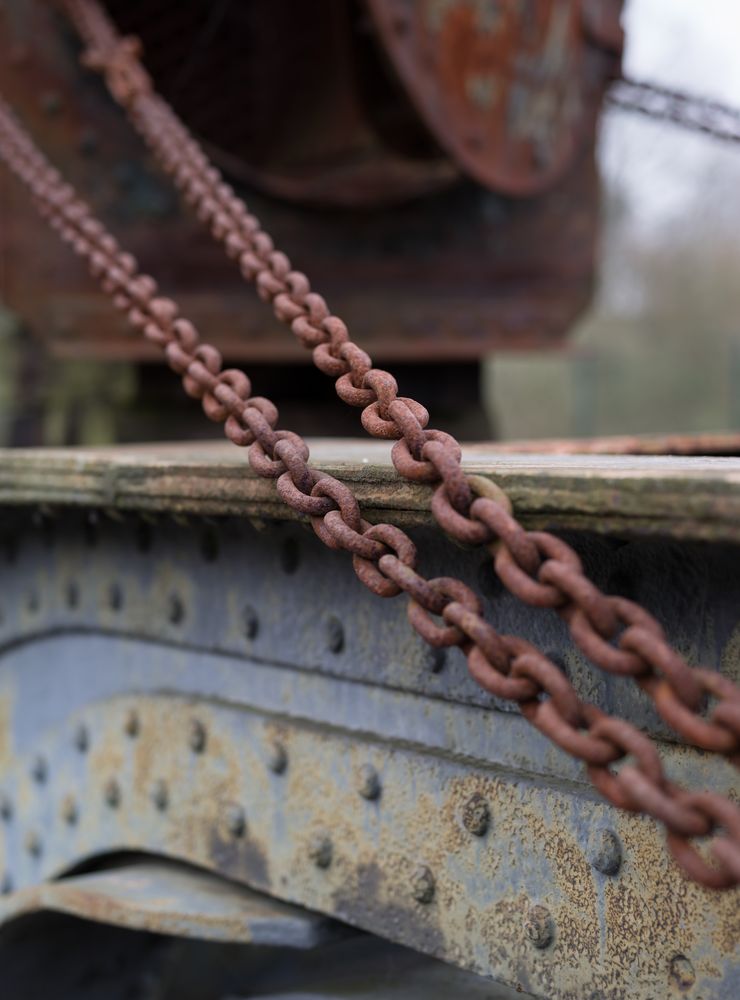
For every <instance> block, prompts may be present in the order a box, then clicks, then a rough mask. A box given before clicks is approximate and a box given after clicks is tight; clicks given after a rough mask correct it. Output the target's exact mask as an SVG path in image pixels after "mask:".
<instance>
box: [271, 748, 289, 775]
mask: <svg viewBox="0 0 740 1000" xmlns="http://www.w3.org/2000/svg"><path fill="white" fill-rule="evenodd" d="M266 760H267V766H268V767H269V768H270V770H271V771H272V772H273V773H274V774H282V773H283V772H284V771H285V769H286V767H287V766H288V752H287V750H286V749H285V747H284V746H283V744H282V743H280V742H278V741H277V740H272V741H271V742H270V743H268V744H267V749H266Z"/></svg>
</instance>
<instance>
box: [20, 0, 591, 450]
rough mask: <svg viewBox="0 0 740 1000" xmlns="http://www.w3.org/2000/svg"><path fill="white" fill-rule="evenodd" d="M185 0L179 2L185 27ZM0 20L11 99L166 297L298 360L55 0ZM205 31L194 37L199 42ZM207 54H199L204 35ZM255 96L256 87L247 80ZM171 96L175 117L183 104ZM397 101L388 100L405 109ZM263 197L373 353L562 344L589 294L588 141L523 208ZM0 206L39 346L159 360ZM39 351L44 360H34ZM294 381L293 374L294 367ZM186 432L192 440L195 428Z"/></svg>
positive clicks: (274, 222) (399, 355)
mask: <svg viewBox="0 0 740 1000" xmlns="http://www.w3.org/2000/svg"><path fill="white" fill-rule="evenodd" d="M123 6H124V5H121V4H114V5H113V8H112V9H114V10H115V11H116V12H118V11H119V9H120V8H122V7H123ZM165 6H166V5H165ZM190 6H191V5H190V4H171V5H169V7H170V8H171V9H172V8H175V9H176V10H179V11H181V12H182V17H183V18H184V19H185V20H188V18H189V17H190V15H189V14H188V9H189V8H190ZM237 6H239V7H243V5H231V7H230V9H231V10H232V13H233V12H234V11H236V8H237ZM251 6H252V5H251V4H250V7H251ZM272 6H274V5H272ZM299 6H301V8H302V7H303V6H308V5H303V4H300V5H299ZM125 7H126V12H127V16H129V15H130V16H131V18H134V16H137V17H138V18H139V19H141V18H142V16H143V15H145V14H147V13H151V14H152V18H153V23H152V29H154V28H156V24H155V23H154V22H156V17H155V16H154V14H153V13H152V5H151V4H149V3H145V2H141V3H137V4H133V3H131V4H126V5H125ZM210 7H211V5H210V4H207V3H203V4H201V5H200V7H199V10H200V12H201V14H204V16H206V17H207V16H208V12H209V10H210ZM55 15H56V16H55ZM235 16H237V15H235ZM0 17H2V22H1V26H0V91H2V93H3V94H4V95H5V96H6V97H7V98H8V99H10V100H11V101H12V103H13V105H14V106H15V107H16V108H17V109H18V111H19V112H20V113H21V114H22V117H23V120H24V122H25V123H26V125H27V127H28V128H29V130H30V131H31V132H32V133H33V135H34V136H35V137H36V139H37V140H39V141H41V142H43V145H44V148H45V150H46V151H47V153H48V154H50V155H51V156H52V158H53V160H54V162H55V163H56V164H57V166H59V167H60V168H63V170H64V172H65V174H67V176H68V177H69V178H70V179H71V180H72V181H73V182H74V183H75V184H76V185H78V186H79V187H80V189H81V190H84V191H85V195H86V197H87V198H89V200H90V202H91V204H92V205H93V206H94V208H95V210H96V212H98V213H99V214H100V215H101V217H102V218H105V219H107V220H109V221H111V222H115V227H116V232H117V234H118V235H120V236H121V238H122V239H124V238H125V242H126V243H127V245H128V246H129V247H130V249H131V250H132V252H134V253H135V254H136V256H137V257H139V259H141V260H142V261H147V262H148V264H149V265H150V266H152V267H153V266H155V261H156V262H158V263H160V264H161V265H162V267H163V268H166V271H167V276H168V287H169V288H171V289H172V291H173V292H176V293H177V297H178V300H179V301H180V303H181V305H182V307H183V309H184V310H185V311H186V312H187V314H188V315H189V316H191V317H192V318H193V320H194V321H195V322H196V323H197V325H198V326H200V327H202V328H203V329H207V330H208V332H209V335H210V336H211V337H212V338H213V342H214V343H215V344H216V345H217V346H218V347H219V349H220V350H222V352H223V353H224V356H226V357H229V358H231V359H246V358H248V359H249V360H250V361H252V362H253V363H260V364H264V363H277V362H297V363H301V362H302V361H303V360H304V354H303V351H302V348H301V346H300V345H299V344H297V343H295V342H294V341H293V340H292V338H290V337H279V336H276V335H275V326H274V323H273V322H271V321H270V320H269V319H268V318H267V317H266V316H265V314H264V312H263V310H262V308H261V307H260V304H259V302H257V301H256V300H255V299H254V298H253V297H252V296H250V295H245V294H244V292H243V290H242V289H241V288H240V287H239V283H238V281H237V280H236V279H234V278H233V276H232V275H231V274H229V271H228V269H227V268H224V267H223V261H222V258H221V255H220V252H219V250H218V248H216V247H212V246H210V245H209V243H208V241H207V240H206V239H204V238H203V237H202V236H201V235H200V233H199V227H198V225H197V223H195V222H193V221H191V220H190V219H189V218H188V216H187V215H186V214H184V213H183V212H182V211H180V210H179V208H178V204H177V199H176V197H174V195H173V193H172V192H171V191H170V190H169V188H168V185H167V184H166V182H165V181H163V180H162V179H161V178H160V177H159V176H158V174H157V171H156V170H155V169H154V168H153V166H152V165H151V164H150V163H148V162H147V161H146V160H145V158H144V157H143V156H142V147H141V143H140V142H139V141H138V140H137V138H136V136H134V135H132V134H131V133H130V130H129V129H128V128H127V126H126V124H125V122H123V121H122V120H121V119H120V118H119V117H118V116H117V115H115V114H114V113H112V111H111V106H110V99H109V98H108V97H107V95H106V94H105V92H104V91H103V90H102V89H101V88H99V87H96V86H95V85H94V84H93V83H92V81H91V78H90V77H89V76H87V75H86V74H83V73H82V72H81V71H80V70H79V67H78V65H77V60H76V51H75V49H74V43H73V39H72V38H71V37H70V33H69V31H68V29H67V30H65V25H64V22H63V21H62V20H61V18H60V17H59V16H58V12H57V11H55V9H54V6H53V5H52V4H49V3H47V2H45V0H5V3H4V5H3V8H2V9H1V10H0ZM126 23H128V22H126ZM132 27H133V30H137V26H136V24H133V25H132ZM157 30H160V29H157ZM202 38H203V36H202V35H196V36H195V41H196V43H197V42H198V41H199V40H202ZM235 38H236V36H235V35H234V34H232V35H231V36H230V37H229V44H230V45H232V46H233V47H235V48H236V50H237V52H238V53H239V54H241V50H240V49H239V44H238V41H235ZM145 45H146V51H145V59H146V60H147V61H149V60H150V59H151V60H153V75H154V79H155V80H158V78H159V66H160V63H161V64H163V63H164V62H166V58H165V54H163V53H162V52H161V51H160V50H159V49H158V46H157V42H156V39H155V38H152V39H151V41H150V42H149V40H147V39H145ZM194 50H195V55H196V56H197V55H198V54H199V53H200V49H199V48H198V46H197V44H195V43H194ZM207 55H208V58H209V59H211V60H212V61H214V62H215V61H217V59H216V58H215V57H214V56H213V54H212V53H210V52H207ZM187 56H188V52H187V49H186V50H185V53H184V54H182V52H181V53H180V54H179V55H178V56H177V57H176V58H175V59H174V60H173V62H172V63H171V66H174V67H177V66H181V65H183V64H184V63H185V62H186V61H187ZM311 59H312V64H311V65H312V71H315V72H316V73H323V72H329V71H330V67H327V66H326V64H325V62H324V61H319V62H316V61H315V60H314V56H313V53H311ZM244 93H246V94H249V95H255V94H257V93H258V91H257V90H255V88H254V87H246V88H244ZM259 93H260V94H262V93H263V92H262V91H259ZM270 93H272V92H270ZM278 93H279V92H278ZM167 96H168V98H169V99H171V100H173V101H174V106H175V107H176V108H177V107H178V103H177V100H176V99H175V98H174V97H173V96H172V95H171V94H169V93H168V95H167ZM226 99H227V97H226V96H225V95H224V93H222V92H218V93H217V94H209V96H208V98H207V100H206V102H205V110H210V112H211V114H212V115H213V116H214V118H218V116H219V108H221V107H222V106H223V102H224V101H225V100H226ZM396 103H397V102H396V101H395V100H394V101H392V102H391V109H392V110H393V109H395V107H396ZM185 110H187V109H185ZM394 113H395V112H394ZM186 120H188V119H187V118H186ZM305 120H306V116H303V118H302V121H305ZM195 124H196V125H198V124H199V123H198V122H197V121H196V122H195ZM402 131H403V132H404V135H405V134H407V132H408V130H407V129H403V130H402ZM269 134H270V135H274V130H269ZM291 137H292V133H291V135H289V136H286V139H290V138H291ZM229 173H230V176H234V174H233V173H231V172H229ZM334 180H335V179H334V177H333V176H331V175H329V176H328V177H326V179H324V180H323V181H322V184H323V187H324V189H327V190H334V189H335V185H334ZM386 189H387V185H385V184H384V190H386ZM250 199H251V201H252V207H253V209H254V210H256V211H257V213H258V214H259V216H260V218H261V219H262V220H263V221H264V222H265V223H266V224H267V225H268V227H269V228H270V229H271V231H274V232H278V233H280V236H281V240H282V241H284V242H287V243H289V244H290V246H291V248H292V250H293V253H294V257H295V259H296V260H304V261H309V260H310V262H311V267H312V273H313V275H314V277H315V280H316V281H317V282H318V283H320V285H321V287H322V289H323V290H324V293H325V294H326V295H327V297H329V298H330V300H331V302H332V303H333V304H334V306H335V308H336V309H337V310H338V311H340V312H342V311H343V312H349V311H351V313H352V315H353V326H354V330H355V333H356V334H357V336H358V337H361V338H362V340H363V343H364V345H365V346H366V347H367V348H371V349H372V352H373V353H374V354H375V355H376V356H378V357H382V358H385V359H396V360H405V361H406V362H408V363H411V364H418V362H419V359H420V358H421V359H424V362H425V363H426V362H427V361H429V362H435V361H437V362H438V361H442V360H453V359H454V360H462V359H466V360H470V361H474V360H476V359H478V358H480V357H481V356H482V355H483V354H485V353H486V352H488V351H490V350H492V349H494V348H503V347H508V348H511V347H513V346H514V345H516V347H517V348H521V349H531V348H534V347H555V346H557V345H559V344H560V343H562V340H563V338H564V336H565V334H566V332H567V331H568V329H569V328H570V327H571V325H572V323H573V322H574V321H575V319H576V318H577V316H578V315H579V314H580V312H581V311H582V310H583V308H584V307H585V306H586V304H587V303H588V301H589V299H590V296H591V290H592V280H593V273H594V266H595V244H596V235H597V229H598V212H599V209H598V204H599V191H598V180H597V175H596V170H595V165H594V162H593V149H588V150H586V151H585V152H584V155H583V156H582V157H581V158H580V159H579V160H578V162H577V163H575V164H574V166H573V169H572V171H570V172H569V174H568V176H567V177H566V178H564V179H563V182H562V183H561V184H559V185H558V187H557V188H556V189H555V190H553V191H552V192H551V193H549V194H547V195H545V196H542V197H539V198H537V199H536V200H532V201H529V202H526V203H514V202H512V201H510V200H507V199H505V198H503V197H501V196H498V195H495V194H494V193H492V192H490V191H487V190H483V189H481V188H479V187H477V186H475V185H472V184H458V185H457V186H455V187H454V189H450V190H448V191H445V192H441V193H439V194H438V195H436V196H434V197H427V198H425V199H423V200H417V201H415V202H412V203H409V204H406V205H404V206H402V207H401V208H398V207H393V208H387V209H381V208H377V209H375V210H373V211H372V212H363V211H354V212H353V211H349V210H345V211H323V212H322V211H318V210H314V211H300V210H297V209H296V207H295V206H294V205H291V204H287V203H285V202H284V201H281V200H280V199H276V198H274V197H266V196H262V195H261V194H260V193H259V192H258V191H256V190H252V189H250ZM0 202H1V203H2V208H3V227H2V232H1V233H0V259H1V260H2V268H0V284H1V285H2V294H3V298H4V300H7V302H8V303H12V308H13V309H16V310H17V311H18V314H19V316H20V317H22V319H23V321H24V322H25V323H27V324H28V325H29V327H30V328H31V330H32V332H33V333H34V335H35V336H36V338H37V339H38V340H40V341H42V342H43V345H44V347H45V348H46V349H47V350H48V351H50V352H52V353H53V354H54V355H55V356H59V357H64V358H67V359H75V360H76V359H85V360H88V361H89V360H90V359H93V358H95V359H99V360H113V359H121V360H129V361H136V362H142V361H152V360H154V359H155V358H156V352H155V351H154V350H153V349H152V348H151V347H150V346H149V345H147V344H145V343H143V342H140V341H137V340H136V339H134V338H131V337H130V336H128V335H127V333H126V330H125V326H124V325H123V324H122V323H116V322H115V321H112V320H111V318H110V315H109V312H108V309H107V305H106V303H105V302H103V301H101V298H100V296H99V295H96V294H95V293H94V292H93V293H91V291H90V288H89V285H88V283H87V281H86V280H85V274H84V272H83V271H82V270H81V269H80V268H79V265H78V264H77V263H76V262H75V261H72V260H70V261H69V262H65V261H64V260H63V259H60V258H59V257H58V255H57V254H56V253H54V252H53V248H49V247H48V246H47V245H46V243H45V241H44V238H43V233H44V228H43V224H42V223H40V222H39V221H38V220H37V219H36V216H35V213H34V212H33V211H32V210H31V209H30V207H28V206H26V205H25V204H24V203H23V201H22V200H17V199H14V198H12V196H11V191H10V188H5V186H4V185H2V186H0ZM154 230H155V231H156V234H157V237H156V246H154V245H153V244H152V239H151V237H152V232H153V231H154ZM27 259H33V260H34V262H35V267H34V269H33V271H30V270H29V269H28V268H25V267H23V265H22V264H21V263H20V262H21V261H23V260H27ZM40 285H43V287H44V289H45V295H44V296H43V297H40V296H39V295H38V287H39V286H40ZM34 359H35V360H36V363H37V364H39V363H40V360H41V359H40V358H39V354H38V352H35V354H34ZM294 379H295V381H296V382H298V380H299V373H298V372H296V373H295V375H294ZM160 391H161V390H160ZM160 398H161V397H160ZM160 433H161V432H160ZM189 433H190V434H192V436H196V435H197V431H196V429H192V430H191V431H190V432H189Z"/></svg>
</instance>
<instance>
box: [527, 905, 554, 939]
mask: <svg viewBox="0 0 740 1000" xmlns="http://www.w3.org/2000/svg"><path fill="white" fill-rule="evenodd" d="M524 932H525V934H526V935H527V937H528V938H529V940H530V941H531V942H532V944H533V945H534V946H535V948H547V946H548V945H550V944H552V939H553V937H554V935H555V925H554V924H553V921H552V917H551V916H550V911H549V910H548V909H547V907H545V906H530V908H529V911H528V912H527V915H526V917H525V918H524Z"/></svg>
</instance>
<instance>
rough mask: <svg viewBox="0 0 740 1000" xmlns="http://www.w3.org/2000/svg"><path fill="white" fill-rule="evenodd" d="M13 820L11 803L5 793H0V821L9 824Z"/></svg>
mask: <svg viewBox="0 0 740 1000" xmlns="http://www.w3.org/2000/svg"><path fill="white" fill-rule="evenodd" d="M12 818H13V803H12V802H11V801H10V797H9V796H8V795H6V794H5V792H0V819H2V820H3V821H4V822H5V823H9V822H10V820H11V819H12Z"/></svg>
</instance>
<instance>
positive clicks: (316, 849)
mask: <svg viewBox="0 0 740 1000" xmlns="http://www.w3.org/2000/svg"><path fill="white" fill-rule="evenodd" d="M333 853H334V849H333V847H332V842H331V840H330V839H329V838H328V837H327V836H326V834H323V833H319V834H316V836H314V837H312V838H311V840H310V841H309V843H308V856H309V858H310V859H311V861H313V863H314V864H315V865H316V867H317V868H328V867H329V865H330V864H331V860H332V854H333Z"/></svg>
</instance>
